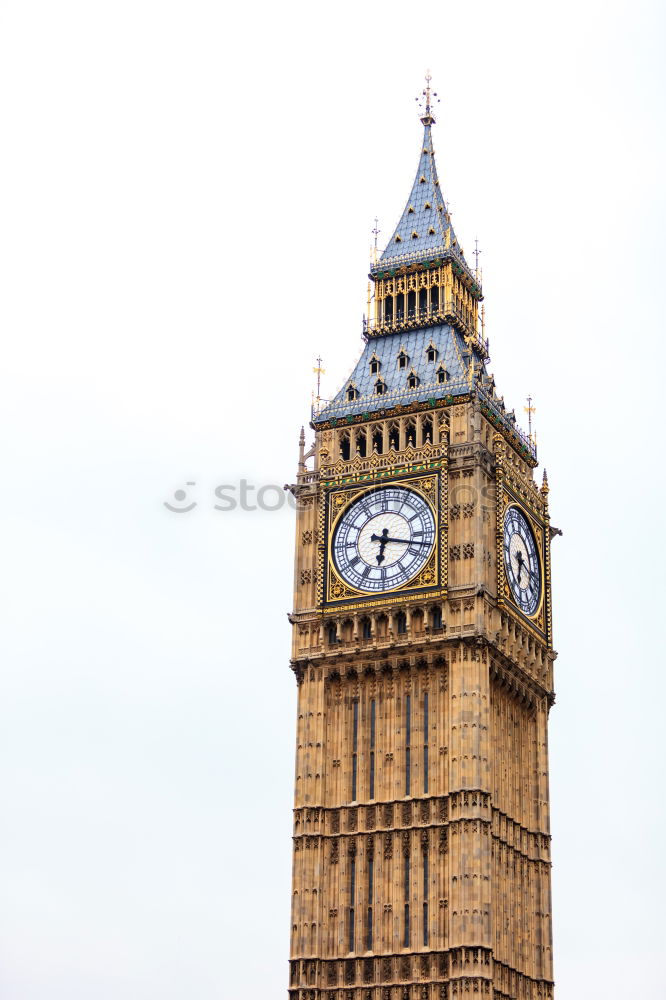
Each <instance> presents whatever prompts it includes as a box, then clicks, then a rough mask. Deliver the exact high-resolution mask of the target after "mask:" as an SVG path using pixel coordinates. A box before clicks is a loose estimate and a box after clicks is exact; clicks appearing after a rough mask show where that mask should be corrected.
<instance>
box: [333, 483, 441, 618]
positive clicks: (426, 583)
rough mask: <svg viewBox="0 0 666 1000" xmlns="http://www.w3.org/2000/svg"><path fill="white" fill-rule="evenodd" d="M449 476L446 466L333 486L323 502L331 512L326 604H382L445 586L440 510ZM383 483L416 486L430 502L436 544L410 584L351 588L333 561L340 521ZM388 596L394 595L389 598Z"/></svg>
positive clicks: (420, 493)
mask: <svg viewBox="0 0 666 1000" xmlns="http://www.w3.org/2000/svg"><path fill="white" fill-rule="evenodd" d="M442 473H443V474H442ZM445 478H446V471H445V469H444V470H442V472H440V470H436V471H435V470H434V471H433V472H424V473H422V474H421V475H418V476H413V475H407V476H395V475H394V476H392V478H391V481H390V483H389V482H386V483H375V484H373V485H370V484H368V483H364V484H363V485H360V484H359V486H357V487H356V488H354V487H352V488H351V489H350V488H348V487H347V488H335V487H333V488H332V489H330V490H328V491H327V492H326V494H325V496H324V498H323V503H322V508H324V507H325V509H326V512H327V513H326V515H325V521H326V542H325V548H324V552H323V555H324V560H323V561H324V566H323V567H322V569H323V571H324V572H325V576H326V585H325V593H324V602H325V603H326V604H340V603H342V602H346V601H349V600H359V599H363V600H364V601H365V602H366V603H367V602H372V603H374V604H379V603H380V602H381V601H392V600H394V599H395V597H396V596H397V595H400V596H402V595H403V594H404V593H406V592H408V591H413V590H423V589H429V588H435V587H440V586H441V583H442V581H445V579H446V577H445V576H444V575H443V574H442V571H441V563H442V559H441V558H440V555H441V552H442V551H443V550H445V549H446V536H445V531H442V529H441V513H442V510H440V507H441V503H442V499H443V497H442V489H441V484H442V480H445ZM382 486H386V488H387V489H389V488H391V487H394V486H395V487H398V486H402V487H404V488H408V489H413V490H414V492H415V493H418V494H419V495H420V496H421V497H422V498H423V499H424V500H425V501H426V503H427V504H428V506H429V507H430V509H431V511H432V514H433V518H434V521H435V544H434V547H433V551H432V553H431V555H430V557H429V559H428V561H427V563H426V565H425V566H422V567H421V569H420V570H418V571H417V573H416V574H415V575H414V576H413V577H412V578H411V579H410V580H408V581H407V582H406V583H403V584H401V585H400V586H399V587H396V588H395V589H392V590H382V591H378V592H377V591H374V592H373V591H370V592H368V591H365V590H359V589H357V588H355V587H351V586H350V585H349V584H348V583H346V582H345V581H343V580H341V579H340V576H339V574H338V573H337V572H336V570H335V564H334V562H333V554H332V542H333V536H334V534H335V529H336V527H337V525H338V522H339V521H340V519H341V518H342V516H343V515H344V513H345V512H346V511H347V509H348V508H349V507H350V505H351V504H352V503H353V502H355V501H356V500H358V499H359V498H360V497H361V496H364V495H365V494H366V493H374V492H376V490H377V489H378V488H381V487H382ZM438 546H439V550H440V552H439V554H438V551H437V547H438ZM386 595H390V596H388V597H387V596H386Z"/></svg>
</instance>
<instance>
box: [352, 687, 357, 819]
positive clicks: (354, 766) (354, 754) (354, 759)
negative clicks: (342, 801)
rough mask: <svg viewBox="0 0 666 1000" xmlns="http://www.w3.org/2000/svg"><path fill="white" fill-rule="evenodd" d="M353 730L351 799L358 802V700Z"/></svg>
mask: <svg viewBox="0 0 666 1000" xmlns="http://www.w3.org/2000/svg"><path fill="white" fill-rule="evenodd" d="M352 711H353V730H352V787H351V800H352V802H356V775H357V767H358V702H357V701H355V702H354V705H353V709H352Z"/></svg>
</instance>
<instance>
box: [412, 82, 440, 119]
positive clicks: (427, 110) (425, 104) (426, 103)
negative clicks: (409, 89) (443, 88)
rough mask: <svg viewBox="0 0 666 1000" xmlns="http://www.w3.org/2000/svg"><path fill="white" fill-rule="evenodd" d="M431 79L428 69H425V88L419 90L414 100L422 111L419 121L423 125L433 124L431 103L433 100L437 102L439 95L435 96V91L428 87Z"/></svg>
mask: <svg viewBox="0 0 666 1000" xmlns="http://www.w3.org/2000/svg"><path fill="white" fill-rule="evenodd" d="M431 80H432V76H431V75H430V70H429V69H428V70H426V76H425V81H426V85H425V89H424V90H422V91H421V95H420V97H417V98H416V100H417V101H418V105H419V108H420V109H421V110H422V111H423V112H424V113H423V114H422V115H421V121H422V122H423V124H424V125H434V124H435V118H434V115H433V114H432V105H433V103H434V102H437V104H439V97H438V96H437V92H436V91H434V90H431V89H430V81H431Z"/></svg>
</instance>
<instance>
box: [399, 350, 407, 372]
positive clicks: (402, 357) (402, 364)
mask: <svg viewBox="0 0 666 1000" xmlns="http://www.w3.org/2000/svg"><path fill="white" fill-rule="evenodd" d="M408 361H409V355H408V354H407V352H406V351H405V350H404V349H401V350H400V352H399V353H398V368H406V367H407V363H408Z"/></svg>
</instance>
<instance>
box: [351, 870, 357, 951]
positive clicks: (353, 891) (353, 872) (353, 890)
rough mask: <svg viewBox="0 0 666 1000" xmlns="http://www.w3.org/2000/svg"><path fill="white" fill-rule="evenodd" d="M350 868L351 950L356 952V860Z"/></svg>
mask: <svg viewBox="0 0 666 1000" xmlns="http://www.w3.org/2000/svg"><path fill="white" fill-rule="evenodd" d="M349 864H350V868H349V950H350V951H353V950H354V900H355V898H356V858H352V859H351V861H350V863H349Z"/></svg>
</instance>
